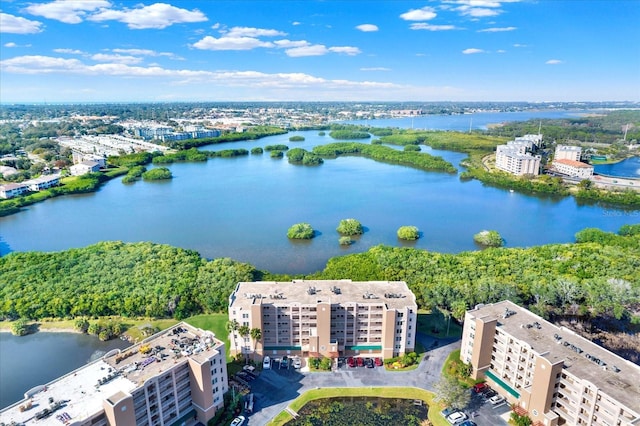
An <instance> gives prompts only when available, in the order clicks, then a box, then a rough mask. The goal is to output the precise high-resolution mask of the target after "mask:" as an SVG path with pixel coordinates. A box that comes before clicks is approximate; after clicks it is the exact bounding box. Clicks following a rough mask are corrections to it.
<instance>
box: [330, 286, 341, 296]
mask: <svg viewBox="0 0 640 426" xmlns="http://www.w3.org/2000/svg"><path fill="white" fill-rule="evenodd" d="M331 291H332V292H333V294H341V293H342V291H340V287H336V286H335V285H334V286H333V287H331Z"/></svg>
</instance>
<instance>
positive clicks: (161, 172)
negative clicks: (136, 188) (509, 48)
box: [142, 167, 173, 180]
mask: <svg viewBox="0 0 640 426" xmlns="http://www.w3.org/2000/svg"><path fill="white" fill-rule="evenodd" d="M172 177H173V176H172V175H171V170H169V169H167V168H166V167H158V168H155V169H151V170H149V171H147V172H144V173H143V174H142V179H144V180H164V179H171V178H172Z"/></svg>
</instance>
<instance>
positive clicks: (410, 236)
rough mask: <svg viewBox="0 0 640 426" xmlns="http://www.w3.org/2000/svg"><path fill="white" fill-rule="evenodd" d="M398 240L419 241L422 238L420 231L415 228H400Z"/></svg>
mask: <svg viewBox="0 0 640 426" xmlns="http://www.w3.org/2000/svg"><path fill="white" fill-rule="evenodd" d="M398 238H400V239H401V240H409V241H412V240H417V239H418V238H420V231H419V230H418V228H417V227H415V226H401V227H400V228H398Z"/></svg>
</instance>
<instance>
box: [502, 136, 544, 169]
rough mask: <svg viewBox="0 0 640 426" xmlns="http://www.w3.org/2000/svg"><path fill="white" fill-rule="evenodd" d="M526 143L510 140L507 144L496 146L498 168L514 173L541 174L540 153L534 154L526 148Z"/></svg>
mask: <svg viewBox="0 0 640 426" xmlns="http://www.w3.org/2000/svg"><path fill="white" fill-rule="evenodd" d="M525 147H526V144H521V143H518V142H516V143H514V142H509V144H507V145H498V146H497V147H496V168H498V169H500V170H503V171H505V172H508V173H511V174H512V175H516V176H522V175H538V174H540V160H541V157H540V156H539V155H532V154H530V153H528V152H526V150H525V149H524V148H525Z"/></svg>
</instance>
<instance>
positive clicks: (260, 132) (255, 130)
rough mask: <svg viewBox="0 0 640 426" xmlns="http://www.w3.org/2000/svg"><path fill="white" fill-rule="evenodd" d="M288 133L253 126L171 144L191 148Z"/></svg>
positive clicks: (181, 147)
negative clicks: (244, 129)
mask: <svg viewBox="0 0 640 426" xmlns="http://www.w3.org/2000/svg"><path fill="white" fill-rule="evenodd" d="M284 133H287V131H286V130H285V129H282V128H280V127H275V126H252V127H251V128H250V129H249V130H248V131H246V132H233V133H223V134H221V135H220V136H216V137H213V138H201V139H185V140H182V141H173V142H171V143H170V144H169V146H170V147H171V148H176V149H180V150H183V149H190V148H197V147H199V146H205V145H212V144H217V143H223V142H237V141H249V140H256V139H260V138H265V137H267V136H275V135H282V134H284Z"/></svg>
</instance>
